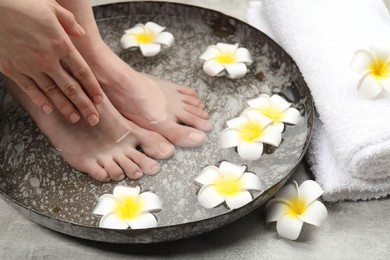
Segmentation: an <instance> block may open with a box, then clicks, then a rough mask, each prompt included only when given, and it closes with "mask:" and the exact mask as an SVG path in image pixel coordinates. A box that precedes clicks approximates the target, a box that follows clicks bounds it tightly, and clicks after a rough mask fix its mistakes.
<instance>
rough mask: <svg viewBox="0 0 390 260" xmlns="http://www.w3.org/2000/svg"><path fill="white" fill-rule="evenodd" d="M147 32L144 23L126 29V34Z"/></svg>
mask: <svg viewBox="0 0 390 260" xmlns="http://www.w3.org/2000/svg"><path fill="white" fill-rule="evenodd" d="M144 32H145V26H144V25H143V24H142V23H139V24H137V25H135V26H134V27H133V28H130V29H127V30H125V33H126V34H132V35H135V34H140V33H144Z"/></svg>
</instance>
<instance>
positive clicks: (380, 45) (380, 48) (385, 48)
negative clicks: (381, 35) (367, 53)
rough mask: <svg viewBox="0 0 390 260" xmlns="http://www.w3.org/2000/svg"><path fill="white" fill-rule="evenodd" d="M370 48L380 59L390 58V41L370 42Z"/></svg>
mask: <svg viewBox="0 0 390 260" xmlns="http://www.w3.org/2000/svg"><path fill="white" fill-rule="evenodd" d="M370 50H371V51H372V52H373V53H375V56H376V57H377V58H378V59H383V60H389V59H390V43H389V42H383V41H376V42H371V43H370Z"/></svg>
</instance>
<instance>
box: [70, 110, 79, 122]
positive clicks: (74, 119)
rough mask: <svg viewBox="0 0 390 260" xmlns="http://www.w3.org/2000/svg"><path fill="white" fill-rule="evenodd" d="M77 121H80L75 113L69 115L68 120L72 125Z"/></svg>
mask: <svg viewBox="0 0 390 260" xmlns="http://www.w3.org/2000/svg"><path fill="white" fill-rule="evenodd" d="M79 119H80V117H79V115H78V114H76V113H75V112H73V113H72V114H70V115H69V120H70V122H72V123H76V122H77V121H79Z"/></svg>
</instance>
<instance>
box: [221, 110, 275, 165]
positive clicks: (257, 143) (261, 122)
mask: <svg viewBox="0 0 390 260" xmlns="http://www.w3.org/2000/svg"><path fill="white" fill-rule="evenodd" d="M271 123H272V119H269V118H268V117H266V116H264V115H262V114H261V113H260V112H259V111H257V110H256V109H253V108H251V109H247V110H246V111H244V113H243V114H242V115H241V116H239V117H237V118H234V119H231V120H229V121H227V125H228V128H226V129H225V130H223V131H222V133H221V146H222V148H230V147H237V151H238V154H239V155H240V157H241V158H242V159H244V160H257V159H259V158H260V156H261V155H262V153H263V143H265V144H270V145H273V146H275V147H278V146H279V144H280V142H281V141H282V134H281V132H280V131H279V130H278V129H277V128H276V127H275V126H273V125H271Z"/></svg>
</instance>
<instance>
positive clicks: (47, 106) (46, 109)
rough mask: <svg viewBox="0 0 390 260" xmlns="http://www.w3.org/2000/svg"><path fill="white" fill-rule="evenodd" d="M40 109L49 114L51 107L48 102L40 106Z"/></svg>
mask: <svg viewBox="0 0 390 260" xmlns="http://www.w3.org/2000/svg"><path fill="white" fill-rule="evenodd" d="M42 110H43V112H44V113H45V114H49V113H50V112H51V111H52V108H51V107H50V106H49V105H48V104H44V105H43V106H42Z"/></svg>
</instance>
